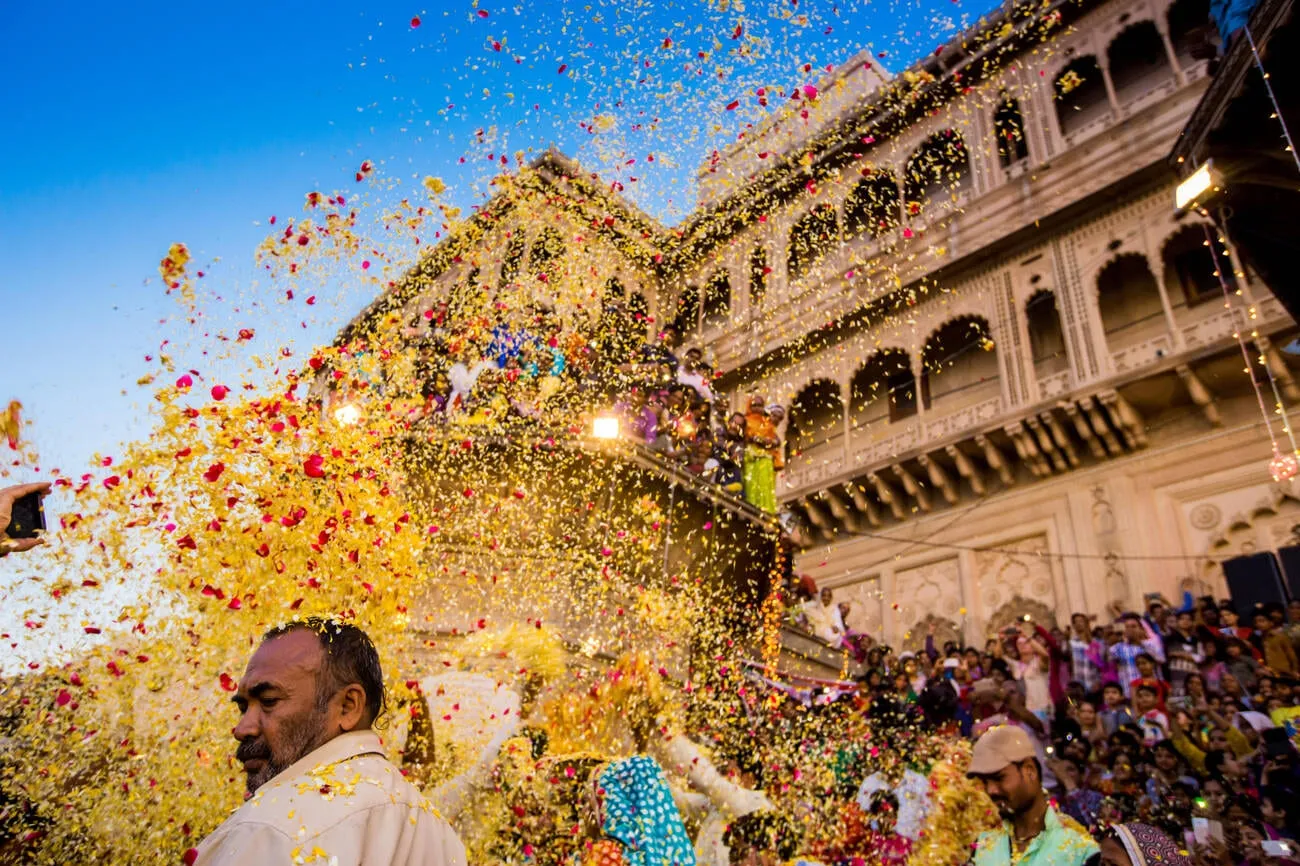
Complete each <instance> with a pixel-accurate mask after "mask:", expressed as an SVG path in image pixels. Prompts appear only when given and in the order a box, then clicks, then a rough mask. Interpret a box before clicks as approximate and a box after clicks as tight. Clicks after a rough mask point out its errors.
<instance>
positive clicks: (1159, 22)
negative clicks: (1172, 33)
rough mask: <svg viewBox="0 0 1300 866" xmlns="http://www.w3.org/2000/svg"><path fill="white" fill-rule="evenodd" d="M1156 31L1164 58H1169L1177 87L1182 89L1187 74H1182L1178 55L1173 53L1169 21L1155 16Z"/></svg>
mask: <svg viewBox="0 0 1300 866" xmlns="http://www.w3.org/2000/svg"><path fill="white" fill-rule="evenodd" d="M1156 30H1157V31H1159V33H1160V41H1161V43H1163V44H1164V46H1165V57H1167V58H1169V66H1170V68H1172V69H1173V70H1174V78H1176V79H1177V80H1178V86H1179V87H1182V86H1183V85H1184V84H1186V83H1187V73H1185V72H1183V69H1182V67H1181V66H1179V65H1178V53H1177V52H1176V51H1174V43H1173V40H1171V39H1170V38H1169V19H1168V18H1166V17H1165V16H1164V15H1157V16H1156Z"/></svg>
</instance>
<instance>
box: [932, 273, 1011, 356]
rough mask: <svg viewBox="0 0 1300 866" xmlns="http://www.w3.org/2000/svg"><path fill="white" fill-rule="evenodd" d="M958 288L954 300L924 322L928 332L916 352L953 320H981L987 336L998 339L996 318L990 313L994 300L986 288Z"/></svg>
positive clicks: (937, 308)
mask: <svg viewBox="0 0 1300 866" xmlns="http://www.w3.org/2000/svg"><path fill="white" fill-rule="evenodd" d="M976 285H978V284H976ZM958 288H959V291H958V292H956V295H957V297H956V299H955V300H952V301H950V302H949V303H946V304H944V305H943V306H942V307H936V308H935V309H934V310H933V311H932V315H930V316H929V317H928V318H927V319H926V320H925V321H926V327H927V328H928V330H927V331H926V335H925V339H924V340H922V341H921V343H920V344H919V345H918V346H917V349H918V351H919V350H922V349H924V347H925V344H926V343H927V342H929V341H930V340H931V339H932V338H933V337H934V336H935V335H936V334H937V333H939V331H941V330H943V329H944V328H945V327H947V325H948V323H950V322H952V321H953V320H955V319H983V320H984V324H985V325H986V326H988V329H989V336H991V337H992V338H993V339H994V340H997V339H998V336H999V335H998V332H997V327H998V323H997V318H998V317H997V316H996V315H995V314H993V312H992V311H993V309H994V300H993V298H992V297H990V296H989V294H990V293H989V292H988V290H987V288H983V287H982V288H976V287H975V286H974V285H969V284H967V285H965V286H961V287H958Z"/></svg>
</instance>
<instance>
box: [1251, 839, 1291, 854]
mask: <svg viewBox="0 0 1300 866" xmlns="http://www.w3.org/2000/svg"><path fill="white" fill-rule="evenodd" d="M1259 846H1260V847H1261V848H1263V849H1264V855H1265V856H1266V857H1290V856H1291V855H1292V854H1294V853H1295V851H1296V846H1295V845H1293V844H1292V843H1290V842H1288V841H1287V840H1285V839H1265V840H1264V841H1263V842H1260V843H1259Z"/></svg>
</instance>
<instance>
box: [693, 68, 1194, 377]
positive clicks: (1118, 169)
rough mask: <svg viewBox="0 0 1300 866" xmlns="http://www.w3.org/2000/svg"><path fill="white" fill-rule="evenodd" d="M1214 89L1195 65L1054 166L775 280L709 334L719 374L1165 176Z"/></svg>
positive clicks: (846, 244) (1079, 136)
mask: <svg viewBox="0 0 1300 866" xmlns="http://www.w3.org/2000/svg"><path fill="white" fill-rule="evenodd" d="M1206 81H1207V79H1206V67H1205V64H1204V63H1197V64H1195V65H1193V66H1191V67H1189V68H1188V69H1186V70H1184V71H1183V81H1182V83H1180V82H1179V81H1178V80H1176V79H1167V80H1162V81H1160V82H1158V83H1156V84H1153V85H1152V86H1151V87H1150V88H1149V89H1148V90H1138V91H1135V92H1133V93H1129V94H1126V96H1127V98H1128V101H1127V102H1125V103H1123V104H1122V106H1121V107H1120V108H1119V109H1118V110H1117V111H1106V112H1105V113H1103V114H1102V115H1101V116H1100V117H1098V118H1097V119H1096V120H1094V121H1092V122H1091V123H1089V124H1087V125H1086V126H1084V127H1082V128H1079V129H1076V130H1072V131H1071V132H1070V133H1069V134H1068V135H1059V134H1054V136H1053V140H1054V143H1055V147H1056V152H1055V153H1053V154H1052V156H1051V157H1050V158H1049V159H1047V160H1040V161H1038V162H1037V163H1033V162H1031V161H1030V160H1021V161H1020V162H1018V163H1016V164H1014V165H1013V166H1011V167H1010V168H1007V169H999V170H998V173H997V174H995V175H994V176H995V177H996V178H997V181H998V182H996V183H995V184H994V185H993V186H992V187H991V188H990V189H987V190H985V191H980V190H977V189H975V188H974V187H973V186H969V185H968V186H965V187H963V188H961V189H959V190H957V191H956V192H955V193H954V194H953V196H952V197H951V198H947V199H943V200H941V201H938V202H935V203H932V204H930V205H929V206H928V207H927V208H926V209H925V210H923V211H922V212H921V213H920V214H917V215H915V216H912V217H910V218H908V219H907V221H906V222H905V223H904V224H903V225H900V226H899V227H898V228H896V229H894V230H893V231H890V232H887V233H885V234H883V235H881V236H879V237H873V236H872V235H870V234H861V235H857V236H852V237H845V238H843V239H842V240H841V242H840V243H839V244H837V245H836V247H835V248H834V249H833V250H831V251H830V252H829V253H828V254H827V255H825V256H824V257H823V258H822V259H820V260H819V261H818V262H817V263H816V264H815V265H813V266H812V267H811V268H809V269H808V271H807V272H805V273H803V274H801V275H799V276H798V277H797V278H795V279H792V280H788V281H785V282H782V280H780V279H778V278H779V277H781V276H782V275H784V274H785V268H784V266H783V265H782V266H781V267H779V268H777V269H775V272H774V273H773V275H772V283H771V284H770V285H769V287H768V290H767V295H766V298H767V300H766V301H765V306H764V309H762V310H744V311H738V312H739V314H735V315H733V316H732V317H731V318H730V320H729V321H728V324H727V325H726V326H724V327H706V328H705V329H704V331H703V332H702V335H701V336H702V337H703V339H704V341H705V342H707V343H708V344H709V345H710V347H711V350H712V352H713V353H714V356H715V358H716V366H717V368H718V369H720V370H735V369H737V368H742V367H744V366H745V365H746V364H748V363H750V362H752V361H755V360H756V359H758V358H761V357H763V356H764V355H766V354H768V353H770V352H772V351H774V350H776V349H779V348H780V347H782V346H784V345H785V344H787V343H789V342H790V341H791V339H792V337H793V336H794V335H802V334H807V333H809V332H811V331H814V330H816V329H818V328H820V327H823V326H824V325H826V323H828V322H832V321H838V320H841V319H843V318H844V317H845V316H847V315H849V314H851V313H852V312H853V311H855V310H857V309H860V308H862V307H863V306H864V305H865V304H868V303H870V302H871V301H874V300H876V299H878V298H882V297H884V296H886V295H888V294H890V293H891V292H893V291H895V290H896V289H897V287H898V286H899V285H908V284H910V283H913V282H915V281H917V280H920V279H923V278H927V277H933V276H934V275H935V274H936V273H937V272H939V271H940V270H946V271H949V272H951V270H952V269H954V267H955V266H957V265H958V264H965V263H969V265H970V266H971V267H972V268H975V267H978V266H980V265H981V264H983V263H985V262H987V261H988V260H990V259H992V258H993V257H995V256H999V255H1007V254H1008V251H1009V249H1013V248H1014V246H1015V245H1016V241H1015V237H1014V236H1015V235H1017V234H1018V233H1020V232H1022V231H1023V230H1024V229H1025V227H1026V226H1037V227H1038V230H1039V231H1040V232H1041V231H1044V230H1046V229H1048V228H1050V227H1051V225H1052V221H1053V218H1054V217H1055V216H1056V215H1058V214H1063V213H1064V212H1067V211H1068V210H1069V209H1070V208H1071V206H1072V205H1076V204H1078V203H1080V202H1082V201H1084V200H1085V199H1087V198H1088V197H1090V196H1093V195H1095V194H1097V193H1099V192H1102V191H1103V190H1106V189H1108V188H1111V187H1114V186H1115V185H1117V184H1120V183H1122V182H1124V181H1125V180H1131V179H1132V178H1133V176H1134V175H1135V174H1136V173H1138V172H1140V171H1142V170H1144V169H1147V168H1148V167H1151V166H1158V165H1161V164H1162V162H1163V160H1164V158H1165V157H1166V155H1167V154H1168V153H1169V149H1170V147H1171V146H1172V144H1173V142H1174V141H1175V139H1176V138H1177V136H1178V134H1179V132H1180V131H1181V129H1182V125H1183V123H1184V121H1185V120H1186V118H1187V116H1188V115H1189V114H1190V112H1191V111H1192V109H1193V108H1194V107H1195V105H1196V103H1197V100H1198V99H1199V98H1200V95H1201V93H1202V92H1203V91H1204V89H1205V87H1206ZM1053 128H1054V129H1055V120H1054V119H1053ZM907 235H910V237H908V236H907ZM1009 245H1010V246H1009ZM779 248H780V249H782V250H784V248H785V247H784V244H783V243H782V244H781V245H780V247H779ZM936 250H942V251H943V253H942V254H937V253H936V252H935V251H936Z"/></svg>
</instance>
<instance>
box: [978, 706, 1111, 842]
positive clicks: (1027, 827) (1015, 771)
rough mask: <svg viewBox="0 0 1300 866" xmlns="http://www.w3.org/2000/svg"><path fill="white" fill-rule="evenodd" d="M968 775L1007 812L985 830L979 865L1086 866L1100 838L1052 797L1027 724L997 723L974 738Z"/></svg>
mask: <svg viewBox="0 0 1300 866" xmlns="http://www.w3.org/2000/svg"><path fill="white" fill-rule="evenodd" d="M966 775H967V776H970V777H972V778H975V779H979V781H980V782H982V783H983V785H984V791H985V793H987V794H988V795H989V799H991V800H992V801H993V804H994V805H995V806H997V807H998V813H999V814H1000V815H1002V827H1001V829H998V830H990V831H988V832H985V833H981V834H980V838H979V841H978V842H977V843H976V847H975V857H974V859H973V861H972V862H973V863H974V866H1082V864H1083V863H1084V862H1085V861H1086V860H1087V859H1088V858H1089V857H1091V856H1092V855H1093V854H1096V853H1098V851H1099V849H1098V847H1097V843H1096V842H1094V841H1093V839H1092V837H1091V836H1089V835H1088V831H1087V830H1084V829H1083V827H1081V826H1080V825H1079V824H1078V823H1077V822H1075V821H1074V819H1072V818H1070V817H1069V816H1066V815H1062V814H1060V813H1059V812H1057V811H1056V809H1054V808H1052V805H1051V804H1050V803H1049V802H1048V801H1047V792H1046V791H1044V790H1043V767H1042V764H1041V763H1039V760H1038V756H1037V751H1036V749H1035V748H1034V742H1033V740H1032V738H1030V736H1029V734H1027V733H1026V732H1025V731H1024V730H1023V729H1022V728H1018V727H1015V726H1012V725H998V726H996V727H993V728H989V729H988V731H986V732H985V733H984V736H982V737H980V738H979V740H977V741H976V742H975V749H974V750H973V751H972V752H971V759H970V769H968V770H967V771H966Z"/></svg>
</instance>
